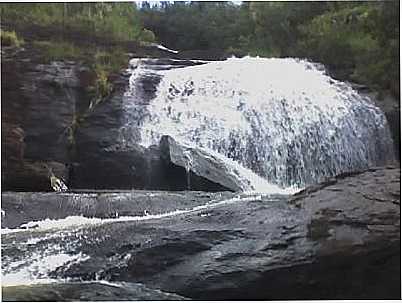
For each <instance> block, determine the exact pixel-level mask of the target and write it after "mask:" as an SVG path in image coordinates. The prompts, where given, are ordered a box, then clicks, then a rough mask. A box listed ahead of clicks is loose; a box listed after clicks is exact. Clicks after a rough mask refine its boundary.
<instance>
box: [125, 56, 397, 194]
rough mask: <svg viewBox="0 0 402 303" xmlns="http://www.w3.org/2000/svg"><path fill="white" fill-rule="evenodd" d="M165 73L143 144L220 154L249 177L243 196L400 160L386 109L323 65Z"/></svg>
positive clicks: (258, 61) (258, 63) (251, 62)
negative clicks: (165, 143)
mask: <svg viewBox="0 0 402 303" xmlns="http://www.w3.org/2000/svg"><path fill="white" fill-rule="evenodd" d="M143 72H144V71H143ZM158 73H159V74H160V75H161V77H162V80H161V82H160V84H159V86H158V88H157V92H156V96H155V98H154V99H153V100H151V101H150V104H149V105H148V106H147V110H148V113H149V114H148V115H147V116H146V117H145V118H144V120H143V122H142V124H141V125H140V130H141V144H142V145H144V146H146V147H147V146H150V145H152V144H158V143H159V140H160V138H161V136H162V135H170V136H172V137H173V138H174V139H175V140H176V141H178V142H182V143H185V144H189V145H194V146H197V147H201V148H206V149H208V150H212V151H214V152H216V153H218V154H220V155H221V156H222V157H224V158H226V159H231V160H233V161H235V162H236V163H238V164H240V165H241V166H243V167H244V168H246V169H248V171H247V170H243V172H244V173H245V174H246V175H245V178H248V179H250V178H251V179H253V180H254V181H256V183H255V184H252V185H251V186H250V188H248V189H245V190H253V189H256V188H258V189H259V190H260V189H263V188H264V187H265V188H270V187H271V188H272V185H277V186H279V187H281V188H287V187H292V188H303V187H305V186H306V185H308V184H314V183H317V182H320V181H322V180H323V179H325V178H327V177H332V176H334V175H337V174H340V173H342V172H347V171H353V170H358V169H364V168H368V167H371V166H378V165H383V164H385V163H387V162H388V161H392V159H393V158H394V155H393V145H392V139H391V136H390V132H389V129H388V125H387V122H386V119H385V116H384V114H383V113H382V112H381V110H380V109H378V108H377V107H376V106H375V105H374V104H373V103H372V102H371V101H370V100H369V99H368V98H366V97H363V96H360V95H359V94H358V93H357V92H356V91H355V90H353V89H352V88H351V86H350V85H348V84H345V83H342V82H340V81H337V80H334V79H331V78H330V77H329V76H327V75H326V74H325V72H324V70H323V68H322V66H320V65H317V64H312V63H309V62H307V61H303V60H297V59H290V58H288V59H276V58H274V59H266V58H249V57H248V58H242V59H236V58H231V59H228V60H226V61H219V62H210V63H207V64H204V65H197V66H190V67H186V68H181V69H172V70H164V71H158ZM132 89H133V90H135V87H133V88H132ZM128 93H129V92H128ZM127 110H128V111H130V110H131V109H130V108H128V109H127ZM228 162H230V161H228ZM249 170H251V171H252V172H253V173H255V174H257V175H258V176H260V177H261V178H262V179H264V180H265V181H266V182H265V184H263V182H261V179H256V178H254V177H250V176H247V175H249ZM265 191H266V190H265Z"/></svg>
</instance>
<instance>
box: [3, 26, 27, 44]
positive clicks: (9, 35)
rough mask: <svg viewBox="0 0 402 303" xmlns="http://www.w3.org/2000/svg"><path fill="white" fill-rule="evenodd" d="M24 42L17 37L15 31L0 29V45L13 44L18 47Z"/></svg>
mask: <svg viewBox="0 0 402 303" xmlns="http://www.w3.org/2000/svg"><path fill="white" fill-rule="evenodd" d="M22 44H24V40H23V39H22V38H18V36H17V33H16V32H15V31H3V30H1V45H2V46H15V47H20V46H21V45H22Z"/></svg>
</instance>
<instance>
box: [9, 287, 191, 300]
mask: <svg viewBox="0 0 402 303" xmlns="http://www.w3.org/2000/svg"><path fill="white" fill-rule="evenodd" d="M2 295H3V301H6V302H10V301H18V302H21V301H29V302H43V301H46V302H56V301H138V300H160V301H164V300H186V298H184V297H182V296H178V295H175V294H170V293H166V292H162V291H160V290H154V289H149V288H147V287H145V286H144V285H141V284H134V283H124V282H123V283H118V284H117V283H116V284H106V283H102V282H82V283H51V284H37V285H27V286H8V287H3V288H2Z"/></svg>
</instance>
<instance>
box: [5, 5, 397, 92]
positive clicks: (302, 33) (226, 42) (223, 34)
mask: <svg viewBox="0 0 402 303" xmlns="http://www.w3.org/2000/svg"><path fill="white" fill-rule="evenodd" d="M153 3H154V4H153V5H151V4H150V3H147V2H145V3H143V5H142V7H141V8H140V9H137V7H136V5H135V4H134V2H131V3H130V2H124V3H117V2H115V3H108V2H101V3H21V4H20V3H9V4H2V5H1V23H2V26H3V28H7V29H11V30H15V31H16V32H17V33H18V34H19V36H21V33H24V32H26V30H27V29H28V32H29V31H30V33H32V32H35V33H36V32H38V33H39V34H41V35H39V34H38V35H37V38H34V39H33V40H37V41H34V46H35V47H37V48H38V49H40V50H41V51H42V53H43V54H44V57H45V59H47V60H48V61H51V60H66V59H67V60H80V61H84V62H85V63H86V64H87V65H88V66H90V67H91V68H92V70H93V73H94V75H95V76H94V81H93V83H92V84H91V85H90V87H89V91H90V92H91V94H94V95H97V96H98V97H97V98H98V99H99V97H100V96H101V97H102V98H104V97H105V96H107V95H108V92H109V91H110V87H109V86H108V85H106V84H107V81H108V79H110V77H111V75H112V74H113V73H114V72H116V71H118V70H119V69H121V68H122V67H124V66H125V65H126V64H127V56H126V53H127V52H128V49H127V47H124V46H122V45H124V43H127V42H138V44H139V45H148V44H149V43H152V42H156V41H161V42H162V43H163V44H164V45H165V46H167V47H168V48H171V49H177V50H180V51H185V50H188V51H191V50H197V51H198V50H203V51H206V52H207V53H208V52H211V53H217V54H222V55H227V56H230V55H236V56H244V55H252V56H257V55H259V56H264V57H271V56H275V57H302V58H307V59H309V60H312V61H317V62H321V63H323V64H325V65H326V66H328V67H329V68H330V71H331V72H333V73H334V74H335V75H337V76H338V77H340V78H342V79H346V80H353V81H355V82H358V83H361V84H366V85H369V86H371V87H376V88H378V89H380V90H387V91H391V92H392V93H393V94H394V95H395V96H396V97H399V21H400V20H399V18H400V17H399V1H370V2H365V1H355V2H348V1H341V2H328V1H323V2H263V1H261V2H242V3H241V5H235V4H233V3H232V2H191V1H188V2H178V1H176V2H159V4H158V5H157V4H155V2H153ZM4 26H5V27H4ZM15 31H14V32H13V31H10V32H2V35H1V36H2V37H1V41H2V44H3V45H15V46H18V45H21V43H22V39H21V38H20V37H17V34H16V33H15ZM43 37H46V38H45V39H46V41H43V40H44V38H43ZM24 38H25V36H24ZM138 44H137V45H138ZM119 45H120V47H119ZM126 45H127V44H126Z"/></svg>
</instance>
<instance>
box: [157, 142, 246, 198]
mask: <svg viewBox="0 0 402 303" xmlns="http://www.w3.org/2000/svg"><path fill="white" fill-rule="evenodd" d="M159 149H160V153H161V158H162V160H163V162H164V163H165V166H166V171H167V172H166V174H167V175H168V176H169V177H168V178H169V181H170V184H171V188H172V189H181V190H186V189H187V190H191V189H193V190H208V191H220V190H231V191H239V190H244V189H246V188H244V186H245V184H244V182H243V181H242V180H241V177H240V176H239V175H238V174H236V172H235V168H233V167H231V166H230V164H228V163H227V162H226V163H225V162H224V161H223V160H222V159H221V158H218V157H217V156H214V155H213V154H211V153H208V152H206V151H205V150H203V149H200V148H197V147H192V146H186V145H184V144H180V143H178V142H177V141H175V140H174V139H173V138H172V137H170V136H162V138H161V140H160V144H159Z"/></svg>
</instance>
